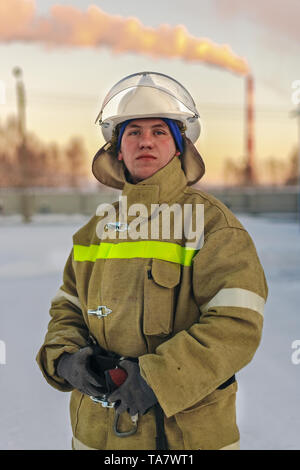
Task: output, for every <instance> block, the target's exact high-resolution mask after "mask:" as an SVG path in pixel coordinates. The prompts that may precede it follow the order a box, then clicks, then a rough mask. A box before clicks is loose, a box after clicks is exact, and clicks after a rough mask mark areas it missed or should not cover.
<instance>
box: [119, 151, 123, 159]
mask: <svg viewBox="0 0 300 470" xmlns="http://www.w3.org/2000/svg"><path fill="white" fill-rule="evenodd" d="M118 160H123V155H122V152H121V151H119V153H118Z"/></svg>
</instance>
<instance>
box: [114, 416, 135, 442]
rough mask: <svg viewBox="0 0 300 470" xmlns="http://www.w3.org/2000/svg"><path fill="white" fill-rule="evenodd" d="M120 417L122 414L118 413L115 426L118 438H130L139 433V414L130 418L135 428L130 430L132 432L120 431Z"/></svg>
mask: <svg viewBox="0 0 300 470" xmlns="http://www.w3.org/2000/svg"><path fill="white" fill-rule="evenodd" d="M119 416H120V414H119V413H118V412H117V411H116V414H115V420H114V426H113V429H114V433H115V435H116V436H118V437H128V436H132V435H133V434H135V433H136V431H137V427H138V419H139V415H138V413H137V414H136V415H134V416H130V418H131V421H132V422H133V427H132V429H130V431H124V432H120V431H118V421H119Z"/></svg>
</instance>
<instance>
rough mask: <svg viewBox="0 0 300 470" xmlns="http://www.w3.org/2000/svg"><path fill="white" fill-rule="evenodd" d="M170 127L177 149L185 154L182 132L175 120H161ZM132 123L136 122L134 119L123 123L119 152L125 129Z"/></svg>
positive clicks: (118, 145) (120, 132)
mask: <svg viewBox="0 0 300 470" xmlns="http://www.w3.org/2000/svg"><path fill="white" fill-rule="evenodd" d="M161 119H162V120H163V121H164V122H165V123H166V124H167V125H168V127H169V129H170V131H171V134H172V136H173V138H174V140H175V143H176V146H177V148H178V149H179V150H180V153H182V152H183V139H182V135H181V132H180V130H179V127H178V125H177V123H176V122H175V121H173V119H168V118H161ZM131 121H134V119H128V120H127V121H124V122H122V124H121V127H120V131H119V137H118V144H117V151H118V152H119V150H120V146H121V140H122V137H123V134H124V131H125V128H126V126H127V124H129V123H130V122H131Z"/></svg>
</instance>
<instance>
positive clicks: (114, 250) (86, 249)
mask: <svg viewBox="0 0 300 470" xmlns="http://www.w3.org/2000/svg"><path fill="white" fill-rule="evenodd" d="M197 251H198V250H194V249H192V248H188V247H184V246H180V245H177V244H176V243H169V242H160V241H153V240H148V241H138V242H123V243H106V242H102V243H101V244H100V245H90V246H83V245H74V260H75V261H96V260H97V259H113V258H118V259H130V258H156V259H161V260H165V261H171V262H172V263H178V264H182V265H184V266H191V264H192V259H193V257H194V255H195V253H196V252H197Z"/></svg>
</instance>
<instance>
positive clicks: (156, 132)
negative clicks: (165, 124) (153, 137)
mask: <svg viewBox="0 0 300 470" xmlns="http://www.w3.org/2000/svg"><path fill="white" fill-rule="evenodd" d="M155 134H158V135H164V134H165V132H164V131H155Z"/></svg>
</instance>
